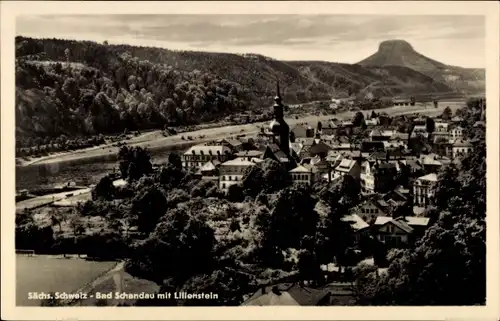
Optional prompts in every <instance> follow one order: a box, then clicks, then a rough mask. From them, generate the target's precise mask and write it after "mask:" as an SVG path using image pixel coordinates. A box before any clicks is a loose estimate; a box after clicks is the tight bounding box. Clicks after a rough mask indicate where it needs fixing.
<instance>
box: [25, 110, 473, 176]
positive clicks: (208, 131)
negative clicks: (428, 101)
mask: <svg viewBox="0 0 500 321" xmlns="http://www.w3.org/2000/svg"><path fill="white" fill-rule="evenodd" d="M464 105H465V101H464V102H457V101H450V102H444V101H443V102H440V104H439V107H438V108H434V107H433V106H431V105H421V104H417V105H416V106H393V107H389V108H384V109H377V110H375V112H377V113H381V112H384V113H387V114H388V115H390V116H397V115H405V114H413V113H421V114H425V115H429V116H437V115H440V114H441V113H442V112H443V110H444V109H445V108H446V107H447V106H449V107H450V108H451V110H452V111H453V112H454V111H455V110H456V109H458V108H461V107H463V106H464ZM362 112H363V113H364V114H365V115H366V114H370V113H371V112H372V110H363V111H362ZM355 113H356V112H355V111H346V112H342V113H339V114H336V115H321V116H313V115H309V116H304V117H299V119H296V118H295V117H289V118H287V119H286V121H287V123H288V124H289V125H290V127H293V126H294V125H297V124H299V123H304V122H305V123H309V124H310V125H313V126H315V125H316V123H317V122H318V121H322V122H324V121H327V120H328V119H331V118H334V117H335V118H337V119H350V118H352V117H353V115H354V114H355ZM267 123H268V122H259V123H252V124H245V125H233V126H225V127H216V128H205V129H200V130H196V131H191V132H184V133H181V134H177V135H172V136H168V137H165V136H163V134H162V132H161V131H160V130H157V131H152V132H148V133H145V134H143V135H140V136H137V137H134V138H132V139H129V140H127V141H123V142H122V143H124V144H127V145H128V146H140V147H143V148H148V149H158V148H166V147H168V146H172V147H174V146H182V145H192V144H193V145H194V144H198V143H203V142H206V141H210V140H214V139H221V138H226V137H230V136H236V135H254V134H257V133H258V132H259V131H260V128H261V127H262V126H265V125H267ZM188 136H191V137H192V138H193V139H192V140H188V139H187V137H188ZM200 137H203V138H200ZM113 145H116V143H113V144H108V145H104V146H98V147H95V148H89V149H84V150H79V151H74V152H68V153H61V154H54V155H49V156H46V157H43V158H39V159H36V160H32V161H29V162H24V163H22V162H21V164H20V165H18V166H19V167H29V166H32V165H40V164H58V163H64V162H69V161H76V160H83V159H92V158H102V157H106V156H109V155H113V154H117V153H118V151H119V147H116V146H113Z"/></svg>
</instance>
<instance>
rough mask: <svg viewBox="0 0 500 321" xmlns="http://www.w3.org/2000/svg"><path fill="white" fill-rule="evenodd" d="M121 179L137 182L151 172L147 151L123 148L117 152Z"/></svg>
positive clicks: (149, 157) (151, 166)
mask: <svg viewBox="0 0 500 321" xmlns="http://www.w3.org/2000/svg"><path fill="white" fill-rule="evenodd" d="M118 159H119V160H120V172H121V174H122V178H124V179H128V180H131V181H134V180H137V179H139V178H141V177H142V176H144V175H147V174H150V173H151V172H152V171H153V165H152V164H151V156H150V154H149V151H148V150H147V149H143V148H141V147H132V148H130V147H128V146H123V147H121V148H120V150H119V152H118Z"/></svg>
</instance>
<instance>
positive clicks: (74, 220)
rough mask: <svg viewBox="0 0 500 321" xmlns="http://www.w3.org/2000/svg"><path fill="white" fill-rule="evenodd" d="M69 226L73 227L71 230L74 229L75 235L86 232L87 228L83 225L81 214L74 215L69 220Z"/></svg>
mask: <svg viewBox="0 0 500 321" xmlns="http://www.w3.org/2000/svg"><path fill="white" fill-rule="evenodd" d="M69 226H70V227H71V230H72V231H73V235H74V236H78V235H81V234H83V233H85V228H84V227H83V224H82V221H81V218H80V216H79V215H73V216H71V218H70V220H69Z"/></svg>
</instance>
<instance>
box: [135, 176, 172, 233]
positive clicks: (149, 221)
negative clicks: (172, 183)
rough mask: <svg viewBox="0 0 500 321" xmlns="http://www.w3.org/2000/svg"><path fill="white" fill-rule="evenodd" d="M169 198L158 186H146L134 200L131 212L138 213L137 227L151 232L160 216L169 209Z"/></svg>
mask: <svg viewBox="0 0 500 321" xmlns="http://www.w3.org/2000/svg"><path fill="white" fill-rule="evenodd" d="M167 208H168V207H167V199H166V198H165V195H164V194H163V192H162V191H161V190H160V188H159V187H157V186H152V187H150V188H145V190H143V191H142V192H140V193H139V194H138V195H137V196H136V197H135V198H134V199H133V200H132V207H131V212H133V213H135V214H136V215H137V218H138V220H137V228H138V230H139V231H140V232H143V233H149V232H151V231H152V230H153V229H154V227H155V226H156V224H157V223H158V220H159V219H160V217H162V216H164V215H165V213H166V211H167Z"/></svg>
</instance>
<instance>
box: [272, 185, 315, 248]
mask: <svg viewBox="0 0 500 321" xmlns="http://www.w3.org/2000/svg"><path fill="white" fill-rule="evenodd" d="M315 205H316V203H315V201H314V199H313V198H312V196H311V194H310V192H309V190H308V189H307V187H305V186H302V185H300V186H290V187H287V188H285V189H283V190H281V191H280V192H279V193H278V196H277V200H276V204H275V206H274V209H273V210H272V212H271V217H270V223H269V226H267V227H263V229H264V230H266V232H265V234H264V239H265V241H264V242H265V246H266V247H267V248H268V249H279V250H286V249H288V248H300V244H301V240H302V239H303V238H304V237H306V236H314V235H316V225H317V223H318V213H317V212H316V211H315V210H314V206H315Z"/></svg>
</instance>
